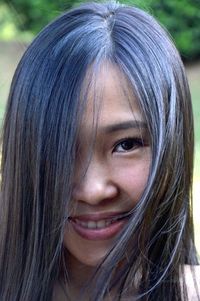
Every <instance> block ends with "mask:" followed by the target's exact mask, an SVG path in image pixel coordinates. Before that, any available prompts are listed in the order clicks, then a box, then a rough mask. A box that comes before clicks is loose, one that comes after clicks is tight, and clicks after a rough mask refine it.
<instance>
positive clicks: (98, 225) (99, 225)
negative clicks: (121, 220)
mask: <svg viewBox="0 0 200 301" xmlns="http://www.w3.org/2000/svg"><path fill="white" fill-rule="evenodd" d="M76 223H77V224H78V225H80V226H81V227H83V228H87V229H103V228H106V227H108V226H109V225H110V224H111V223H112V220H100V221H97V222H96V221H89V222H85V221H80V220H78V219H76Z"/></svg>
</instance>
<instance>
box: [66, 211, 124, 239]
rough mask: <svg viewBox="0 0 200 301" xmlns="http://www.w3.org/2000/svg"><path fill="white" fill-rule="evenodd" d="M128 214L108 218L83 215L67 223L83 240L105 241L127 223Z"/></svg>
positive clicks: (70, 219) (72, 218)
mask: <svg viewBox="0 0 200 301" xmlns="http://www.w3.org/2000/svg"><path fill="white" fill-rule="evenodd" d="M127 219H128V214H127V212H126V213H121V214H118V215H115V216H113V215H111V216H110V217H109V216H108V217H106V218H103V217H100V216H98V215H83V216H80V217H78V216H77V217H70V218H69V222H70V224H71V225H72V227H73V229H74V230H75V232H76V233H77V234H78V235H79V236H81V237H82V238H84V239H88V240H105V239H109V238H112V237H114V236H115V235H116V234H117V233H119V232H120V231H121V229H122V228H123V226H124V224H125V223H126V222H127Z"/></svg>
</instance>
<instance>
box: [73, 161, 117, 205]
mask: <svg viewBox="0 0 200 301" xmlns="http://www.w3.org/2000/svg"><path fill="white" fill-rule="evenodd" d="M117 194H118V187H117V185H116V183H115V182H114V181H113V179H112V174H110V173H109V171H108V168H107V167H106V166H104V164H101V163H95V162H92V161H91V162H90V164H89V166H88V168H87V170H86V172H85V174H84V175H83V176H82V177H81V179H79V180H77V181H76V182H75V185H74V189H73V200H75V201H82V202H85V203H87V204H89V205H98V204H100V203H101V202H102V201H105V200H109V199H113V198H115V197H116V196H117Z"/></svg>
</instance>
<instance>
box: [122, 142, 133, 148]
mask: <svg viewBox="0 0 200 301" xmlns="http://www.w3.org/2000/svg"><path fill="white" fill-rule="evenodd" d="M122 147H123V149H124V150H129V149H131V148H133V140H131V139H129V140H126V141H124V142H122Z"/></svg>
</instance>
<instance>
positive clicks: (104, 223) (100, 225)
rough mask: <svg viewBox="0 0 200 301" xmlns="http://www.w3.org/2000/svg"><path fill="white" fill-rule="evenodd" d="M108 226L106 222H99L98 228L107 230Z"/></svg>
mask: <svg viewBox="0 0 200 301" xmlns="http://www.w3.org/2000/svg"><path fill="white" fill-rule="evenodd" d="M105 226H106V222H105V221H98V222H97V228H98V229H101V228H105Z"/></svg>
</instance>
